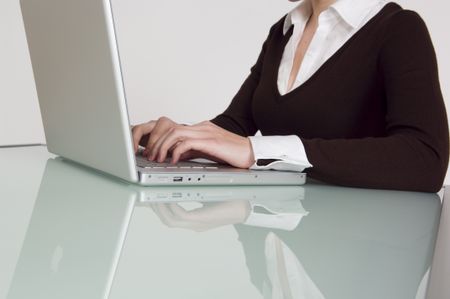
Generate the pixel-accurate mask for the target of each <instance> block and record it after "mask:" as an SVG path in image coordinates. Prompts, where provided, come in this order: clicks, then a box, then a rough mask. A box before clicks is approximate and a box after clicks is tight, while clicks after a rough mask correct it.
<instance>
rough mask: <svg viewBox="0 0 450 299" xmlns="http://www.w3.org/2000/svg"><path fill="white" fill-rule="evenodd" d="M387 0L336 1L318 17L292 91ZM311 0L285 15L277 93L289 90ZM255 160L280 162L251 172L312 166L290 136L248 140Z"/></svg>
mask: <svg viewBox="0 0 450 299" xmlns="http://www.w3.org/2000/svg"><path fill="white" fill-rule="evenodd" d="M387 3H388V2H387V1H386V0H336V2H335V3H334V4H332V5H331V6H330V7H329V8H328V9H326V10H324V11H323V12H322V13H321V14H320V16H319V22H318V27H317V30H316V32H315V34H314V37H313V39H312V40H311V43H310V45H309V47H308V49H307V51H306V53H305V56H304V58H303V61H302V64H301V66H300V70H299V72H298V75H297V77H296V79H295V83H294V85H293V87H292V89H291V90H293V89H295V88H297V87H299V86H300V85H302V84H303V83H305V82H306V81H307V80H308V79H309V78H310V77H311V76H312V75H313V74H314V73H315V72H316V71H317V70H318V69H319V68H320V67H321V66H322V65H323V64H324V62H325V61H327V60H328V59H329V58H330V57H331V56H332V55H333V54H334V53H336V51H337V50H339V48H341V47H342V46H343V45H344V44H345V42H346V41H348V40H349V39H350V38H351V37H352V36H353V35H354V34H355V33H356V32H358V30H359V29H361V27H363V26H364V25H365V24H366V23H367V22H368V21H369V20H370V19H372V18H373V17H374V16H375V15H376V14H377V13H378V12H380V10H381V9H382V8H383V7H384V6H385V5H386V4H387ZM311 12H312V8H311V4H310V0H303V1H301V2H300V4H299V5H298V6H297V7H295V8H294V9H293V10H292V11H291V12H289V14H288V15H287V16H286V19H285V22H284V27H283V33H284V34H286V33H287V32H288V30H289V28H290V27H291V26H294V29H293V33H292V36H291V38H290V39H289V41H288V43H287V44H286V47H285V48H284V52H283V56H282V59H281V63H280V68H279V70H278V81H277V84H278V90H279V92H280V94H281V95H285V94H287V93H289V92H290V91H288V90H287V88H288V81H289V77H290V74H291V70H292V66H293V64H294V57H295V51H296V49H297V45H298V43H299V41H300V39H301V37H302V34H303V31H304V29H305V26H306V23H307V22H308V19H309V17H310V16H311ZM249 139H250V142H251V144H252V148H253V153H254V156H255V160H260V159H274V160H277V161H275V162H272V163H270V164H268V165H257V164H256V163H255V164H254V165H253V166H252V167H251V169H275V170H291V171H300V172H301V171H303V170H304V169H305V168H308V167H312V165H311V163H309V161H308V157H307V156H306V152H305V148H304V146H303V143H302V142H301V140H300V138H299V137H298V136H295V135H290V136H253V137H249Z"/></svg>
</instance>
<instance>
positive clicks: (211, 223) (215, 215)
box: [150, 200, 251, 232]
mask: <svg viewBox="0 0 450 299" xmlns="http://www.w3.org/2000/svg"><path fill="white" fill-rule="evenodd" d="M201 204H202V207H200V208H197V209H193V210H187V209H185V208H183V207H182V206H181V205H179V204H177V203H155V204H151V205H150V207H151V208H152V209H153V211H154V212H155V214H156V215H158V217H159V218H160V220H161V222H163V223H164V224H165V225H167V226H168V227H172V228H184V229H190V230H193V231H198V232H201V231H207V230H210V229H214V228H217V227H220V226H225V225H230V224H238V223H243V222H245V220H246V219H247V218H248V215H249V214H250V211H251V206H250V203H249V202H248V201H244V200H234V201H225V202H219V203H201Z"/></svg>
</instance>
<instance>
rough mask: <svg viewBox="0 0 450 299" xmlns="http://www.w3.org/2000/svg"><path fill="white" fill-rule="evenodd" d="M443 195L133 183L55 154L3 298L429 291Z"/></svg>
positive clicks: (419, 294) (313, 185)
mask: <svg viewBox="0 0 450 299" xmlns="http://www.w3.org/2000/svg"><path fill="white" fill-rule="evenodd" d="M440 209H441V203H440V199H439V197H438V195H436V194H426V193H415V192H401V191H384V190H364V189H355V188H343V187H333V186H328V185H324V184H320V183H318V182H312V181H310V182H308V183H307V185H305V186H303V187H243V186H241V187H185V188H180V187H173V188H168V187H164V188H162V187H151V188H148V187H147V188H145V187H138V186H134V185H129V184H126V183H122V182H120V181H117V180H115V179H112V178H109V177H106V176H103V175H101V174H97V173H95V172H93V171H91V170H88V169H86V168H83V167H80V166H76V165H73V164H71V163H68V162H64V161H61V160H59V159H49V160H48V162H47V165H46V169H45V172H44V175H43V177H42V180H41V185H40V189H39V192H38V195H37V199H36V201H35V206H34V209H33V212H32V215H31V219H30V222H29V226H28V230H27V232H26V236H25V239H24V242H23V246H22V250H21V252H20V255H19V259H18V262H17V265H16V269H15V272H14V274H13V275H12V280H11V284H10V286H9V288H8V293H7V298H8V299H18V298H20V299H22V298H33V299H37V298H45V299H56V298H58V299H60V298H183V299H187V298H246V299H247V298H274V299H275V298H312V299H315V298H345V299H351V298H355V299H356V298H358V299H361V298H377V299H379V298H396V299H402V298H405V299H406V298H425V291H426V287H427V283H428V273H429V268H430V265H431V261H432V255H433V250H434V244H435V239H436V233H437V228H438V222H439V215H440Z"/></svg>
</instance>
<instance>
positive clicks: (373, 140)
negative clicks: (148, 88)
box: [133, 0, 449, 192]
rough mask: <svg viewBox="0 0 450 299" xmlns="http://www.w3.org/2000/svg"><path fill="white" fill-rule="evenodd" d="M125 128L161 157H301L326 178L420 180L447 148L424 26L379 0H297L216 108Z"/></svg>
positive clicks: (297, 160) (435, 175) (431, 186)
mask: <svg viewBox="0 0 450 299" xmlns="http://www.w3.org/2000/svg"><path fill="white" fill-rule="evenodd" d="M258 130H259V131H261V133H262V135H263V136H253V135H254V134H255V133H256V132H257V131H258ZM249 136H250V137H249ZM133 139H134V143H135V150H137V148H138V144H141V145H143V146H145V147H146V149H145V151H144V155H146V156H148V158H149V159H150V160H157V161H159V162H161V161H164V160H165V158H166V157H167V156H168V155H169V154H170V155H171V156H172V162H173V163H176V162H177V161H179V160H182V159H189V158H193V157H208V158H211V159H213V160H216V161H221V162H225V163H228V164H231V165H233V166H235V167H240V168H256V169H258V168H269V169H279V170H283V169H290V170H292V169H295V170H298V171H302V170H303V169H304V168H307V169H306V172H307V173H308V175H309V176H310V177H312V178H315V179H319V180H322V181H325V182H328V183H334V184H339V185H345V186H355V187H367V188H388V189H400V190H412V191H425V192H437V191H438V190H439V189H440V188H441V187H442V183H443V179H444V177H445V173H446V170H447V165H448V159H449V149H448V148H449V133H448V124H447V116H446V112H445V106H444V102H443V99H442V93H441V91H440V86H439V78H438V70H437V63H436V55H435V52H434V49H433V45H432V42H431V40H430V36H429V33H428V31H427V28H426V26H425V24H424V22H423V20H422V19H421V18H420V17H419V15H418V14H416V13H415V12H412V11H408V10H404V9H402V8H401V7H400V6H399V5H397V4H395V3H392V2H390V3H388V2H387V1H385V0H336V1H331V0H304V1H302V2H301V3H300V4H299V5H298V6H297V7H296V8H295V9H294V10H292V11H291V12H290V13H289V14H287V15H286V16H284V17H283V18H282V19H281V20H279V21H278V22H277V23H276V24H274V25H273V26H272V28H271V30H270V33H269V36H268V37H267V40H266V41H265V43H264V45H263V47H262V51H261V54H260V55H259V58H258V60H257V62H256V64H255V65H254V66H253V68H252V69H251V73H250V75H249V77H248V78H247V79H246V80H245V82H244V83H243V85H242V87H241V88H240V90H239V92H238V93H237V94H236V96H235V97H234V99H233V100H232V102H231V104H230V106H229V107H228V108H227V109H226V111H225V112H224V113H222V114H221V115H219V116H217V117H216V118H214V119H213V120H211V121H205V122H202V123H200V124H197V125H193V126H184V125H180V124H177V123H175V122H173V121H171V120H170V119H168V118H164V117H163V118H160V119H159V120H158V121H150V122H148V123H145V124H141V125H138V126H136V127H134V128H133Z"/></svg>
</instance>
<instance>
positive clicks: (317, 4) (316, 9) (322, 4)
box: [309, 0, 336, 19]
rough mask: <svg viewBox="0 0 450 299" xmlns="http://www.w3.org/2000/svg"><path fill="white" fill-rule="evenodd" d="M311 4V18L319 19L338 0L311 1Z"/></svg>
mask: <svg viewBox="0 0 450 299" xmlns="http://www.w3.org/2000/svg"><path fill="white" fill-rule="evenodd" d="M309 1H310V3H311V9H312V14H311V18H313V19H318V18H319V15H320V13H321V12H322V11H324V10H326V9H327V8H328V7H330V5H332V4H333V3H334V2H336V0H309Z"/></svg>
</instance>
